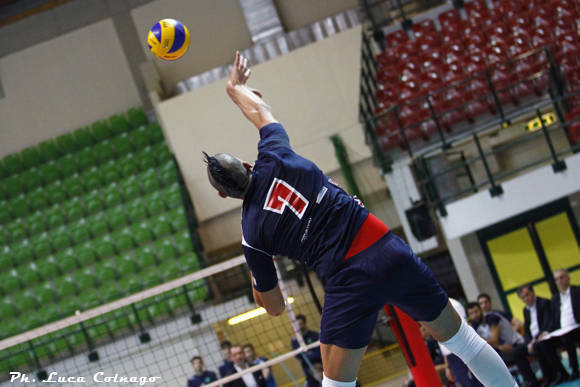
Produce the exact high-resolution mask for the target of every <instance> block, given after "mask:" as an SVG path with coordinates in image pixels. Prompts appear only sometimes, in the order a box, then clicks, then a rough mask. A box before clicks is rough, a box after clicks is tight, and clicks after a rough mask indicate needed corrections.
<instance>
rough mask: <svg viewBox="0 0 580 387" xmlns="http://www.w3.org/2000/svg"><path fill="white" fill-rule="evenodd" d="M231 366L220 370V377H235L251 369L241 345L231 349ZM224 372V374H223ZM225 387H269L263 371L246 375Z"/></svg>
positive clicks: (233, 346)
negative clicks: (234, 375)
mask: <svg viewBox="0 0 580 387" xmlns="http://www.w3.org/2000/svg"><path fill="white" fill-rule="evenodd" d="M230 356H231V364H230V365H229V366H228V367H227V368H223V369H221V368H220V376H221V377H222V378H223V377H224V376H229V375H233V374H236V373H240V372H242V371H243V370H245V369H246V368H248V367H249V364H248V362H247V361H246V357H245V356H244V351H243V349H242V346H241V345H232V347H231V348H230ZM222 371H223V373H222ZM224 386H225V387H267V383H266V379H264V375H263V374H262V371H256V372H254V373H251V374H245V375H244V376H242V377H241V378H239V379H236V380H234V381H231V382H229V383H226V384H224Z"/></svg>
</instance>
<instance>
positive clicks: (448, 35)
mask: <svg viewBox="0 0 580 387" xmlns="http://www.w3.org/2000/svg"><path fill="white" fill-rule="evenodd" d="M458 36H459V32H458V31H451V30H441V31H439V39H440V40H441V44H443V45H445V44H448V43H450V42H453V41H455V40H457V37H458Z"/></svg>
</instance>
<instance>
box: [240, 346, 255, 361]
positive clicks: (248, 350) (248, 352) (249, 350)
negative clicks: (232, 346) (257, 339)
mask: <svg viewBox="0 0 580 387" xmlns="http://www.w3.org/2000/svg"><path fill="white" fill-rule="evenodd" d="M242 349H243V350H244V356H245V357H246V360H247V361H248V362H250V363H251V362H253V361H254V360H255V359H254V358H255V357H256V353H255V351H254V346H253V345H252V344H250V343H248V344H244V346H243V348H242Z"/></svg>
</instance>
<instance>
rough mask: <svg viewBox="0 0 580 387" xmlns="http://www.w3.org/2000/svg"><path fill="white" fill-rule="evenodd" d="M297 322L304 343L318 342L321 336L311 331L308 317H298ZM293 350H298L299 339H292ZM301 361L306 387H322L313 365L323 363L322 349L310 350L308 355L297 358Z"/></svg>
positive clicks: (303, 354)
mask: <svg viewBox="0 0 580 387" xmlns="http://www.w3.org/2000/svg"><path fill="white" fill-rule="evenodd" d="M296 321H297V322H298V329H300V333H301V334H302V337H303V338H304V342H305V343H306V344H307V345H308V344H311V343H314V342H316V341H318V339H319V334H318V333H317V332H315V331H311V330H310V329H308V326H306V316H304V315H303V314H299V315H297V316H296ZM290 344H291V345H292V349H298V347H300V344H298V339H297V338H296V337H293V338H292V341H291V342H290ZM296 358H297V359H298V360H299V361H300V365H301V366H302V371H304V376H306V387H316V386H319V385H320V381H319V380H317V379H316V377H315V376H314V374H313V371H312V365H313V364H314V363H317V362H322V356H321V354H320V347H316V348H313V349H309V350H308V351H307V352H306V353H301V354H300V355H298V356H296Z"/></svg>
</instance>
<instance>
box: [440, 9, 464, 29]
mask: <svg viewBox="0 0 580 387" xmlns="http://www.w3.org/2000/svg"><path fill="white" fill-rule="evenodd" d="M437 19H438V20H439V25H440V26H441V29H442V30H445V29H447V28H446V27H448V26H449V25H454V24H457V23H458V22H460V20H461V17H460V16H459V12H457V10H456V9H450V10H449V11H445V12H442V13H440V14H439V16H437Z"/></svg>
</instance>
